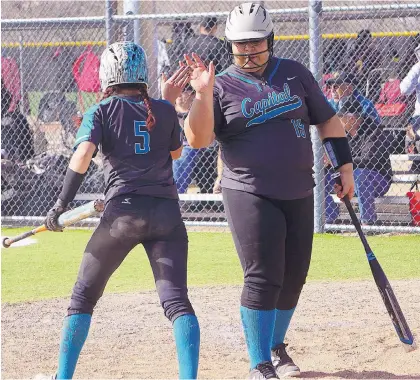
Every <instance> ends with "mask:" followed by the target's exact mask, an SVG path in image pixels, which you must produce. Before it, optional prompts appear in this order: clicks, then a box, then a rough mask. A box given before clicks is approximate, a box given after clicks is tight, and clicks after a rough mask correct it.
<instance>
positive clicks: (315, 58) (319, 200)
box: [309, 0, 325, 233]
mask: <svg viewBox="0 0 420 380" xmlns="http://www.w3.org/2000/svg"><path fill="white" fill-rule="evenodd" d="M321 12H322V0H309V62H310V70H311V71H312V74H313V75H314V77H315V79H316V80H317V81H318V83H320V81H321V78H322V35H321V27H320V21H321V20H320V18H321ZM311 139H312V148H313V151H314V163H315V166H314V171H315V183H316V187H315V194H314V201H315V214H314V226H315V232H316V233H321V232H323V231H324V221H325V213H324V205H325V202H324V198H325V196H324V162H323V150H322V144H321V140H320V139H319V136H318V131H317V129H316V128H315V127H312V128H311Z"/></svg>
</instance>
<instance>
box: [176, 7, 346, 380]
mask: <svg viewBox="0 0 420 380" xmlns="http://www.w3.org/2000/svg"><path fill="white" fill-rule="evenodd" d="M273 29H274V28H273V23H272V21H271V19H270V14H269V13H268V12H267V10H266V9H264V7H263V6H261V5H260V4H257V3H245V4H242V5H239V6H237V7H235V8H234V9H233V11H232V12H230V14H229V16H228V18H227V22H226V30H225V39H226V41H227V45H228V48H229V51H230V53H231V56H232V57H233V62H234V63H233V64H232V65H231V66H230V67H229V68H228V69H227V70H226V71H225V72H223V73H221V74H219V75H218V76H217V78H215V75H214V65H213V64H212V63H210V65H209V67H208V68H207V67H206V66H205V65H204V64H203V62H202V61H201V59H200V57H198V56H197V55H196V54H194V53H193V54H192V56H186V62H187V65H188V66H190V67H191V69H192V70H193V73H192V78H191V85H192V87H193V88H194V89H195V91H196V98H195V100H194V102H193V105H192V107H191V110H190V113H189V115H188V117H187V119H186V122H185V127H184V130H185V134H186V137H187V139H188V142H189V144H190V145H191V146H192V147H193V148H202V147H205V146H208V145H209V144H211V142H212V141H213V139H214V138H216V139H217V140H218V141H219V143H220V146H221V154H222V160H223V177H222V181H221V186H222V193H223V199H224V205H225V209H226V213H227V218H228V222H229V226H230V229H231V231H232V235H233V238H234V241H235V245H236V249H237V252H238V255H239V258H240V261H241V264H242V267H243V271H244V287H243V292H242V297H241V310H240V313H241V319H242V324H243V328H244V332H245V338H246V343H247V347H248V353H249V357H250V362H251V365H250V368H251V372H250V374H249V377H250V378H253V379H266V378H276V377H278V376H279V377H286V376H297V375H299V373H300V370H299V368H298V367H297V366H296V365H295V363H294V362H293V360H292V359H291V358H290V357H289V356H288V354H287V353H286V349H285V347H286V346H285V344H284V337H285V335H286V331H287V329H288V326H289V323H290V320H291V318H292V315H293V312H294V310H295V308H296V305H297V303H298V299H299V296H300V293H301V290H302V287H303V285H304V283H305V279H306V275H307V272H308V269H309V263H310V259H311V251H312V238H313V231H314V226H313V211H314V203H313V187H314V180H313V171H312V167H313V153H312V144H311V139H310V130H309V126H310V125H316V126H317V129H318V133H319V135H320V137H321V139H322V140H323V143H324V144H329V146H330V147H331V149H330V151H332V152H333V153H335V156H334V157H333V159H334V160H335V161H336V165H334V166H335V167H336V168H337V169H338V170H339V171H340V175H341V182H342V187H338V186H337V191H338V196H339V197H343V196H344V195H346V194H348V195H349V196H350V197H352V195H353V192H354V181H353V169H352V160H351V155H350V150H349V146H348V143H347V139H346V135H345V132H344V129H343V127H342V125H341V124H340V121H339V120H338V118H337V117H336V116H335V112H334V110H333V109H332V108H331V107H330V105H329V104H328V102H327V100H326V99H325V97H324V95H323V94H322V92H321V90H320V88H319V86H318V84H317V82H316V81H315V79H314V77H313V76H312V74H311V73H310V72H309V71H308V70H307V69H306V68H305V67H304V66H303V65H301V64H300V63H298V62H296V61H293V60H289V59H280V58H276V57H274V56H273V41H274V33H273Z"/></svg>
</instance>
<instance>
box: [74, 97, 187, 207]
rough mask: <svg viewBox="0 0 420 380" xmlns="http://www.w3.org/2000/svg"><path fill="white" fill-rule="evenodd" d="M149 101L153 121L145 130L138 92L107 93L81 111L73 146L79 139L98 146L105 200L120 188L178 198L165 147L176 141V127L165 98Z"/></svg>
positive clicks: (173, 145)
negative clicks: (131, 93)
mask: <svg viewBox="0 0 420 380" xmlns="http://www.w3.org/2000/svg"><path fill="white" fill-rule="evenodd" d="M151 104H152V111H153V114H154V116H155V118H156V124H155V126H154V128H153V129H152V130H151V131H150V132H149V131H148V130H147V128H146V118H147V110H146V107H145V105H144V103H143V102H141V101H140V100H139V97H128V96H112V97H110V98H108V99H105V100H103V101H102V102H100V103H99V104H96V105H94V106H93V107H91V108H90V109H89V110H88V111H87V112H86V114H85V115H84V117H83V121H82V125H81V126H80V128H79V131H78V132H77V136H76V141H75V148H76V147H77V146H78V145H79V144H80V143H81V142H83V141H90V142H92V143H93V144H95V145H96V146H97V147H99V148H100V150H101V153H102V154H103V156H104V172H105V184H106V188H105V199H106V201H109V200H110V199H112V198H114V197H115V196H117V195H122V194H141V195H150V196H154V197H159V198H174V199H177V198H178V194H177V190H176V186H175V183H174V179H173V173H172V158H171V155H170V152H171V151H174V150H177V149H178V148H179V147H180V146H181V144H182V141H181V127H180V126H179V122H178V117H177V114H176V112H175V109H174V107H173V106H172V105H171V104H170V103H168V102H166V101H164V100H155V99H151Z"/></svg>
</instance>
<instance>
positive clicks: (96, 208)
mask: <svg viewBox="0 0 420 380" xmlns="http://www.w3.org/2000/svg"><path fill="white" fill-rule="evenodd" d="M104 207H105V203H104V201H103V200H102V199H97V200H94V201H91V202H89V203H86V204H85V205H83V206H80V207H76V208H75V209H73V210H70V211H67V212H65V213H63V214H61V215H60V216H59V217H58V224H59V225H60V227H63V228H64V227H67V226H70V225H71V224H74V223H76V222H79V221H80V220H83V219H86V218H89V217H90V216H92V215H94V214H96V213H98V212H102V211H103V210H104ZM44 231H47V227H46V226H45V224H43V225H42V226H39V227H36V228H34V229H33V230H31V231H27V232H24V233H23V234H20V235H17V236H14V237H10V238H8V237H5V238H4V239H3V247H4V248H9V247H10V246H11V245H12V244H13V243H16V242H17V241H20V240H23V239H26V238H28V237H30V236H33V235H35V234H37V233H39V232H44Z"/></svg>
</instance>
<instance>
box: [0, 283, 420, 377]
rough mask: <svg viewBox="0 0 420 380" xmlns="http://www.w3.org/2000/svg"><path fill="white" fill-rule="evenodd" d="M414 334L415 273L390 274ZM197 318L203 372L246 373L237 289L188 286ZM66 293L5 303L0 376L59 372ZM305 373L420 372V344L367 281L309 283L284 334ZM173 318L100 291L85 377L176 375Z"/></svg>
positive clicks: (418, 320) (137, 297) (145, 298)
mask: <svg viewBox="0 0 420 380" xmlns="http://www.w3.org/2000/svg"><path fill="white" fill-rule="evenodd" d="M392 285H393V288H394V291H395V293H396V295H397V298H398V299H399V301H400V304H401V307H402V309H403V311H404V313H405V316H406V319H407V321H408V322H409V324H410V327H411V329H412V330H413V332H414V334H415V335H417V336H418V338H420V336H419V331H420V280H413V281H393V282H392ZM190 294H191V300H192V302H193V305H194V306H195V309H196V312H197V315H198V318H199V321H200V324H201V331H202V335H201V342H202V345H201V357H200V370H199V377H200V378H213V379H215V378H217V379H221V378H237V379H239V378H245V377H246V375H247V370H248V358H247V353H246V349H245V341H244V338H243V335H242V331H241V325H240V319H239V296H240V288H239V287H207V288H193V289H191V291H190ZM67 303H68V300H66V299H57V300H50V301H42V302H32V303H23V304H15V305H7V304H4V305H2V326H1V327H2V378H3V379H11V378H15V379H16V378H31V377H33V376H34V375H35V374H36V373H39V372H44V373H53V372H54V371H55V365H56V357H57V350H58V344H59V336H60V328H61V322H62V318H63V316H64V314H65V310H66V307H67ZM287 341H288V342H289V343H290V346H289V353H290V355H291V356H292V357H293V358H294V360H295V362H296V363H297V364H298V365H299V366H300V367H301V370H302V377H303V378H315V379H330V378H331V379H342V378H345V379H420V349H418V350H417V351H414V352H410V353H406V352H405V351H404V349H403V348H402V346H401V344H400V343H399V340H398V338H397V336H396V333H395V331H394V329H393V327H392V325H391V322H390V319H389V317H388V314H387V313H386V310H385V307H384V306H383V304H382V301H381V299H380V296H379V293H378V291H377V289H376V287H375V285H374V284H373V281H365V282H357V283H350V282H336V283H322V282H317V283H310V284H308V285H306V286H305V288H304V292H303V294H302V298H301V301H300V304H299V306H298V308H297V311H296V314H295V317H294V319H293V321H292V324H291V329H290V331H289V333H288V336H287ZM176 376H177V363H176V356H175V346H174V342H173V339H172V330H171V325H170V323H169V322H168V321H167V320H166V319H165V318H164V317H163V313H162V311H161V309H160V306H159V303H158V301H157V296H156V294H155V292H141V293H136V294H133V293H131V294H113V295H106V296H104V297H103V298H102V300H101V301H100V303H99V304H98V307H97V309H96V312H95V314H94V319H93V321H92V328H91V332H90V335H89V338H88V340H87V342H86V345H85V348H84V351H83V352H82V355H81V358H80V361H79V365H78V367H77V369H76V374H75V377H76V378H79V379H81V378H84V379H111V378H113V379H128V378H130V379H134V378H137V379H140V378H142V379H145V378H154V379H168V378H176Z"/></svg>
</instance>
